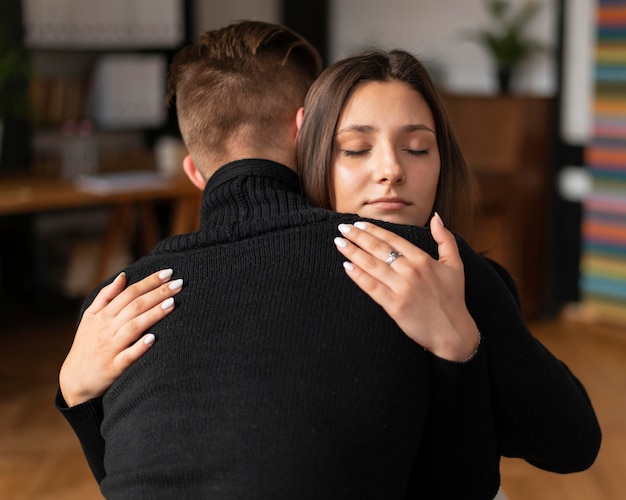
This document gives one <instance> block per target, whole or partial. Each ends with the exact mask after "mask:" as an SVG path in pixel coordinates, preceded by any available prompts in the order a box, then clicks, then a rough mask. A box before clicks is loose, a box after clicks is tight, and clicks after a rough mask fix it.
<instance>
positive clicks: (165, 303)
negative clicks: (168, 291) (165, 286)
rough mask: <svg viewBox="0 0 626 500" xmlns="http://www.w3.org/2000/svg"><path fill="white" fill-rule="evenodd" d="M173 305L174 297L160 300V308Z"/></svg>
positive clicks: (167, 307)
mask: <svg viewBox="0 0 626 500" xmlns="http://www.w3.org/2000/svg"><path fill="white" fill-rule="evenodd" d="M173 305H174V299H173V298H172V297H169V298H167V299H165V300H164V301H163V302H161V309H169V308H170V307H172V306H173Z"/></svg>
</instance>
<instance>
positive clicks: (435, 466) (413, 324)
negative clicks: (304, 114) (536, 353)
mask: <svg viewBox="0 0 626 500" xmlns="http://www.w3.org/2000/svg"><path fill="white" fill-rule="evenodd" d="M431 227H432V233H433V236H434V239H435V242H436V244H437V249H438V255H439V259H438V260H437V259H435V258H433V257H432V256H431V255H430V254H429V253H427V252H426V251H424V250H422V249H420V248H417V247H415V246H414V245H413V244H412V243H410V242H408V241H407V240H404V239H403V238H401V237H400V236H398V235H396V234H393V233H390V232H388V231H386V230H384V229H382V228H380V227H378V226H376V225H374V224H370V223H356V224H355V225H354V226H342V227H340V231H341V232H342V234H343V235H344V236H345V238H346V239H349V240H350V242H351V243H348V242H345V243H344V242H342V241H341V240H339V241H338V242H336V243H338V245H337V247H338V249H339V251H340V252H341V253H342V254H343V255H344V256H346V257H347V258H348V259H350V264H349V265H348V266H347V273H348V275H349V276H350V278H351V279H353V280H354V281H355V283H356V284H357V285H358V286H359V287H361V289H363V290H364V291H365V292H366V293H368V294H369V295H370V296H371V297H372V298H373V299H374V300H375V301H376V302H377V303H378V304H380V305H381V306H382V307H383V308H384V309H385V310H386V311H387V313H388V314H389V315H390V316H391V317H392V318H393V319H394V320H395V321H396V323H398V325H399V326H400V328H402V330H403V331H404V332H405V333H406V334H407V336H409V337H410V338H411V339H412V340H414V341H415V342H417V343H418V344H420V345H421V346H422V347H424V348H425V349H427V350H429V351H430V352H431V354H432V356H431V359H430V364H431V375H432V376H431V397H430V401H429V423H428V427H427V429H426V431H425V433H424V435H423V436H422V441H421V443H420V447H419V455H418V457H416V462H415V464H414V469H413V474H412V477H411V481H410V484H409V485H408V490H407V496H406V498H415V497H418V496H419V497H421V496H424V497H425V498H441V499H448V498H450V499H456V498H466V499H484V498H493V496H495V494H496V492H497V490H498V485H499V479H500V477H499V458H500V456H499V453H498V446H497V442H496V434H495V425H494V421H493V412H492V407H491V396H490V391H489V378H488V371H487V361H486V358H485V349H484V347H483V346H481V345H480V344H479V334H478V328H477V326H476V323H475V322H474V320H473V318H472V317H471V315H470V314H469V311H468V310H467V307H466V306H465V276H464V271H463V263H462V261H461V258H460V255H459V252H458V248H457V245H456V241H455V238H454V235H453V234H452V233H450V232H449V231H447V230H445V228H444V227H443V225H442V224H441V222H440V219H439V218H438V217H436V218H435V219H434V220H433V221H432V222H431ZM392 250H396V251H399V252H400V253H401V254H402V256H401V257H398V258H396V259H395V260H393V261H392V262H391V263H387V262H385V261H384V260H385V259H386V258H387V256H388V255H389V254H390V252H391V251H392ZM432 250H433V249H431V251H432ZM451 471H454V472H453V476H454V479H453V480H451V475H450V474H451ZM425 478H428V480H425Z"/></svg>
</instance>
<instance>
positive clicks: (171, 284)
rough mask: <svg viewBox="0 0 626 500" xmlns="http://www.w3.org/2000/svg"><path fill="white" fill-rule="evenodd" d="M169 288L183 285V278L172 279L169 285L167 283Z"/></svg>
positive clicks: (173, 288)
mask: <svg viewBox="0 0 626 500" xmlns="http://www.w3.org/2000/svg"><path fill="white" fill-rule="evenodd" d="M167 286H168V288H169V289H170V290H178V289H179V288H182V287H183V280H182V279H177V280H174V281H172V282H171V283H170V284H169V285H167Z"/></svg>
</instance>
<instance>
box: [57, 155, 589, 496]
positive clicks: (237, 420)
mask: <svg viewBox="0 0 626 500" xmlns="http://www.w3.org/2000/svg"><path fill="white" fill-rule="evenodd" d="M355 220H357V219H356V216H353V215H345V214H343V215H341V214H336V213H334V212H330V211H327V210H322V209H317V208H314V207H312V206H311V205H310V204H309V203H308V202H307V201H306V199H305V198H304V197H303V196H302V195H301V193H300V185H299V183H298V178H297V176H296V174H295V173H293V172H292V171H291V170H289V169H287V168H286V167H283V166H281V165H278V164H275V163H272V162H269V161H265V160H241V161H237V162H233V163H231V164H228V165H226V166H224V167H222V168H221V169H219V170H218V171H217V173H215V174H214V175H213V176H212V177H211V178H210V180H209V182H208V184H207V186H206V189H205V192H204V197H203V205H202V214H201V227H200V229H199V231H198V232H195V233H191V234H185V235H180V236H176V237H171V238H167V239H165V240H163V241H162V242H161V243H160V244H159V245H158V246H157V247H156V248H155V249H154V251H153V252H152V253H151V254H150V255H149V256H147V257H144V258H142V259H140V260H139V261H138V262H136V263H135V264H133V265H132V266H131V267H130V268H128V269H127V270H126V273H127V276H128V279H129V282H134V281H138V280H139V279H141V278H143V277H145V276H147V275H149V274H150V273H153V272H155V271H157V270H160V269H164V268H169V267H171V268H173V269H174V270H175V277H180V278H183V279H184V281H185V287H184V289H183V291H182V292H181V293H180V294H179V295H177V297H176V303H177V305H176V309H175V310H174V311H173V312H172V313H171V314H170V315H168V316H167V317H166V318H165V319H163V320H162V321H161V322H159V323H158V324H157V325H155V326H154V327H153V328H151V331H152V332H154V334H155V335H156V339H157V340H156V343H155V344H154V346H153V347H152V348H151V349H150V350H149V351H148V352H147V353H146V354H145V355H144V356H143V357H142V358H141V359H140V360H139V361H137V362H136V363H135V364H134V365H133V366H131V367H130V368H129V369H128V370H127V371H126V372H125V373H124V374H123V375H122V376H121V377H120V378H119V379H118V380H117V381H116V382H115V383H114V384H113V386H112V387H111V388H110V389H109V390H108V392H107V393H106V394H105V395H104V396H103V398H99V399H95V400H91V401H88V402H86V403H84V404H82V405H78V406H76V407H73V408H67V406H66V405H65V403H64V401H63V399H62V395H61V394H60V393H59V394H57V407H58V408H59V409H60V410H61V411H62V412H63V414H64V416H65V417H66V418H67V420H68V421H69V423H70V424H71V425H72V427H73V428H74V430H75V432H76V434H77V435H78V437H79V439H80V441H81V444H82V446H83V449H84V451H85V455H86V457H87V459H88V461H89V464H90V466H91V468H92V471H93V473H94V475H95V477H96V479H97V480H98V481H99V482H100V486H101V490H102V492H103V494H104V495H105V496H106V497H107V498H109V499H116V498H120V499H121V498H123V499H128V498H137V499H139V498H141V499H144V498H145V499H148V498H149V499H155V498H167V499H171V498H219V499H229V500H230V499H237V498H246V499H248V498H255V499H296V498H297V499H305V498H311V499H334V498H337V499H357V498H358V499H365V498H371V499H393V498H464V499H472V498H476V499H485V498H491V497H493V496H494V495H495V493H496V491H497V489H498V484H499V474H498V463H499V456H500V455H501V454H504V455H509V456H518V457H522V458H524V459H527V460H529V461H530V462H531V463H534V464H536V465H538V466H539V467H542V468H545V469H548V470H555V471H559V472H569V471H574V470H580V469H582V468H586V467H588V466H589V465H590V464H591V463H592V462H593V460H594V458H595V455H596V453H597V449H598V446H599V441H600V432H599V428H598V425H597V421H596V418H595V415H594V412H593V409H592V407H591V404H590V403H589V401H588V399H587V396H586V394H585V391H584V389H583V388H582V386H581V385H580V384H579V383H578V381H577V380H576V379H575V378H574V377H573V376H572V375H571V373H570V372H569V371H568V370H567V369H566V368H565V367H564V366H563V365H562V364H561V363H560V362H559V361H558V360H556V359H555V358H554V357H553V356H552V355H551V354H550V353H549V352H548V351H547V350H545V349H544V348H543V347H542V346H541V344H539V343H538V342H537V341H536V340H535V339H534V338H533V337H532V335H531V334H530V333H529V332H528V330H527V329H526V327H525V325H524V322H523V321H522V319H521V316H520V313H519V310H518V308H517V305H516V302H515V300H514V298H513V295H512V294H511V293H510V291H509V289H508V288H507V287H506V286H505V285H504V282H503V281H502V280H501V278H500V277H499V276H498V274H497V273H496V272H494V270H493V268H492V267H491V266H490V265H489V263H488V262H487V261H486V260H485V259H483V258H481V257H479V256H478V255H476V254H475V253H474V252H473V251H471V249H469V248H468V247H467V245H466V244H465V243H464V242H463V241H462V240H461V239H459V240H458V241H459V246H460V249H461V253H462V256H463V259H464V265H465V269H466V284H467V294H466V295H467V297H466V298H467V303H468V308H469V310H470V313H471V314H472V316H473V317H474V319H475V321H476V322H477V324H478V326H479V328H480V329H481V331H482V335H483V342H482V344H481V347H480V349H479V352H478V355H477V356H475V357H474V358H473V359H472V360H471V361H469V362H467V363H454V362H449V361H445V360H442V359H439V358H436V357H435V356H432V355H431V354H429V353H427V352H425V351H424V350H423V349H422V348H421V347H420V346H418V345H417V344H415V343H414V342H412V341H411V340H410V339H408V338H407V337H406V336H405V335H404V334H403V333H402V332H401V331H400V330H399V328H398V327H397V326H396V325H395V323H394V322H393V321H392V320H391V319H390V318H389V317H387V315H386V314H385V313H384V311H383V310H382V308H380V307H379V306H378V305H376V304H375V303H374V302H373V301H372V300H371V299H370V298H369V297H368V296H366V295H365V294H364V293H363V292H361V291H360V290H359V289H358V288H357V287H356V285H354V283H352V281H351V280H350V279H349V278H348V277H347V276H345V273H344V271H343V269H342V266H341V264H342V261H343V258H342V256H341V255H340V254H339V253H338V252H337V251H336V249H335V246H334V244H333V238H334V237H335V236H337V234H338V232H337V225H338V224H339V223H341V222H353V221H355ZM380 224H381V225H383V226H385V227H387V228H392V229H394V230H396V231H397V232H399V233H400V234H402V235H403V236H405V237H407V238H409V239H410V240H411V241H413V242H414V243H415V244H417V245H419V246H420V247H422V248H424V249H425V250H426V251H428V252H430V253H431V255H433V256H436V244H435V242H434V241H433V239H432V237H431V235H430V233H429V231H428V230H426V229H424V228H415V227H410V226H398V225H392V224H385V223H380ZM498 269H499V268H498ZM500 271H501V270H500ZM502 276H503V277H504V278H505V279H508V275H506V273H504V272H502ZM96 291H97V290H96ZM96 291H94V294H92V296H91V297H90V298H89V299H88V301H87V302H86V304H85V306H87V305H88V304H89V303H90V302H91V300H92V299H93V296H94V295H95V293H96Z"/></svg>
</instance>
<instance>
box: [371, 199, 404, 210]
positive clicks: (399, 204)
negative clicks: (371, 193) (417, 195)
mask: <svg viewBox="0 0 626 500" xmlns="http://www.w3.org/2000/svg"><path fill="white" fill-rule="evenodd" d="M367 204H368V205H369V206H371V207H375V208H378V209H381V210H400V209H402V208H405V207H406V206H408V205H409V203H408V202H407V201H404V200H402V199H400V198H379V199H376V200H371V201H368V202H367Z"/></svg>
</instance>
